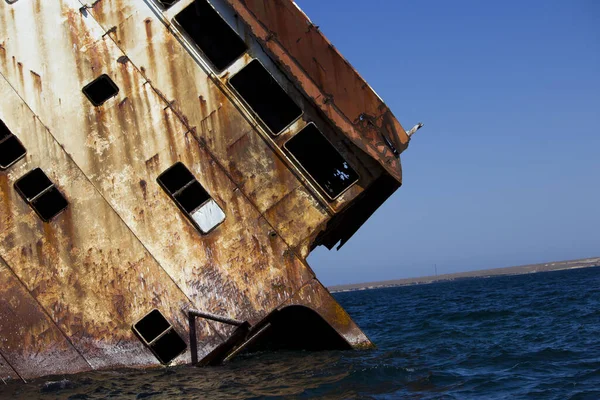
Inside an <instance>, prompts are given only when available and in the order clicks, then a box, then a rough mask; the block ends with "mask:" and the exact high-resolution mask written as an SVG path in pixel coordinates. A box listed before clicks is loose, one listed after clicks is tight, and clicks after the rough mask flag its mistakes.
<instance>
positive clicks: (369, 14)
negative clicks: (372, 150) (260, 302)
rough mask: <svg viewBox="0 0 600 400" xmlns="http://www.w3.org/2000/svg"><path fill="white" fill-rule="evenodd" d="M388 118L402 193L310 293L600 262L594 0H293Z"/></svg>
mask: <svg viewBox="0 0 600 400" xmlns="http://www.w3.org/2000/svg"><path fill="white" fill-rule="evenodd" d="M297 3H298V4H299V5H300V7H301V8H302V9H303V10H304V11H305V12H306V13H307V15H308V16H309V17H310V18H311V19H312V21H313V22H314V23H315V24H316V25H319V27H320V29H321V30H322V31H323V32H324V33H325V35H327V37H328V38H329V39H330V40H331V41H332V42H333V44H334V45H335V46H336V47H337V48H338V49H339V50H340V51H341V53H342V54H343V55H344V56H345V57H346V58H347V59H348V60H349V61H350V62H351V63H352V64H353V65H354V67H355V68H356V69H357V70H358V71H359V72H360V74H361V75H362V76H363V77H364V78H365V79H366V80H367V82H369V84H370V85H371V86H372V87H373V88H374V89H375V90H376V91H377V93H378V94H379V95H380V96H381V97H382V98H383V99H384V101H385V102H386V103H387V104H388V105H389V107H390V108H391V109H392V111H393V112H394V114H395V115H396V117H397V118H398V119H399V120H400V122H401V123H402V124H403V125H404V126H405V128H407V129H408V128H410V127H411V126H412V125H413V124H414V123H416V122H418V121H423V122H424V123H425V127H424V128H423V129H421V130H420V131H419V132H418V133H417V134H416V135H415V137H414V138H413V140H412V141H411V144H410V146H409V148H408V150H407V151H405V152H404V153H403V154H402V165H403V172H404V185H403V186H402V187H401V188H400V189H399V190H398V191H397V192H396V193H395V194H394V195H393V196H392V198H390V199H389V200H388V202H387V203H386V204H384V205H383V206H382V207H381V208H380V209H379V210H378V211H377V213H376V214H375V215H374V216H373V217H372V218H371V219H370V220H369V221H368V222H367V223H366V224H365V225H364V226H363V227H362V229H361V230H360V231H359V232H358V233H357V234H356V235H355V236H354V237H353V238H352V239H351V240H350V242H348V243H347V244H346V245H345V247H344V248H342V250H340V251H339V252H336V251H335V250H332V251H328V250H327V249H325V248H323V247H320V248H318V249H317V250H315V251H314V252H313V254H311V256H310V258H309V262H310V264H311V265H312V266H313V267H314V269H315V271H316V273H317V275H318V276H319V278H321V280H322V281H323V283H325V284H326V285H333V284H341V283H351V282H365V281H375V280H383V279H395V278H405V277H414V276H423V275H431V274H433V272H434V264H437V268H438V272H439V273H449V272H458V271H467V270H476V269H485V268H495V267H503V266H511V265H520V264H529V263H537V262H545V261H554V260H564V259H573V258H583V257H592V256H600V2H598V1H595V0H581V1H576V0H569V1H566V0H565V1H552V0H549V1H541V0H538V1H527V2H526V1H514V0H506V1H502V2H500V1H498V2H489V1H465V0H457V1H442V0H436V1H434V0H419V1H392V0H371V1H368V2H366V1H358V0H327V1H321V0H298V1H297Z"/></svg>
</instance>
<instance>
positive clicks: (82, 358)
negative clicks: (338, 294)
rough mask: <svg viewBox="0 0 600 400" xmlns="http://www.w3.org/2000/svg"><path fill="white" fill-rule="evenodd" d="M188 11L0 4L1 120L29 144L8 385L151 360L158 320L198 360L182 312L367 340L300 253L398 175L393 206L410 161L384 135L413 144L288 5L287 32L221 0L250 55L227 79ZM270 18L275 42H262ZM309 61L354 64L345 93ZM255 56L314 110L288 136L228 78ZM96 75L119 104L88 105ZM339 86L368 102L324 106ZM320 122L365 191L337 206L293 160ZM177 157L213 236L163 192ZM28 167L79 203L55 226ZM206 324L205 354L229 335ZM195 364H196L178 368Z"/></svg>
mask: <svg viewBox="0 0 600 400" xmlns="http://www.w3.org/2000/svg"><path fill="white" fill-rule="evenodd" d="M190 3H192V0H180V1H179V2H178V3H175V5H174V6H173V7H172V8H171V9H168V10H161V8H160V7H159V6H158V3H155V2H154V1H153V0H145V1H134V0H100V1H96V2H93V3H88V2H86V1H83V0H82V1H78V0H61V1H45V0H28V1H23V0H20V1H17V2H16V3H14V4H8V3H6V2H0V97H1V98H2V103H1V104H2V105H1V107H0V119H1V120H2V121H3V122H4V123H5V125H6V126H7V127H9V129H10V131H11V133H13V134H14V135H16V136H17V137H18V139H19V140H20V141H21V142H22V144H23V145H24V146H25V148H26V149H27V154H26V156H25V157H24V158H23V159H21V160H19V161H18V162H16V163H15V164H14V165H12V166H11V167H10V168H8V169H7V170H6V171H0V195H1V199H0V306H1V307H0V357H1V358H0V377H2V379H8V378H15V377H19V378H21V379H25V380H26V379H30V378H34V377H37V376H43V375H49V374H68V373H75V372H81V371H86V370H90V369H101V368H115V367H123V366H127V367H133V366H137V367H147V366H157V365H160V362H159V360H158V359H157V358H156V357H155V356H154V354H153V353H152V352H151V351H149V349H148V348H147V347H146V346H145V345H144V343H142V341H140V340H139V338H138V337H137V336H136V333H135V332H134V331H133V330H132V325H133V324H134V323H136V321H139V320H140V318H142V317H143V316H144V315H146V314H148V313H149V312H150V311H151V310H153V309H158V310H159V311H160V312H161V313H162V315H163V316H164V317H165V318H166V319H167V321H168V322H169V323H170V324H171V325H172V326H173V329H174V330H175V331H176V332H177V333H178V334H179V335H180V336H181V337H182V339H183V340H184V342H185V343H186V344H187V345H188V346H189V345H190V344H191V343H190V338H189V336H188V333H189V331H190V325H189V321H188V316H187V314H186V310H190V309H197V310H202V311H206V312H210V313H213V314H218V315H222V316H224V317H228V318H230V319H235V320H240V321H244V322H245V323H247V324H248V325H249V326H253V325H255V324H259V323H261V321H265V320H266V319H267V318H268V316H269V314H270V313H271V312H273V311H274V310H278V309H281V308H284V307H286V306H290V305H302V306H305V307H308V308H310V309H312V310H314V311H316V312H317V313H318V314H319V315H320V316H321V317H322V318H323V319H324V320H325V321H326V322H327V323H328V324H329V325H331V327H333V328H334V329H335V330H336V332H337V333H338V334H339V335H340V336H341V337H342V338H343V339H344V340H345V341H346V342H348V343H349V344H351V345H352V346H353V347H368V346H371V345H372V344H371V342H370V341H369V339H368V338H367V337H366V336H365V335H364V334H363V333H362V332H361V331H360V329H359V328H358V327H357V326H356V324H354V322H353V321H352V319H351V318H350V317H349V316H348V314H347V313H346V312H345V311H344V310H343V309H342V308H341V307H340V306H339V304H338V303H337V302H336V301H335V300H334V299H333V298H332V297H331V295H330V294H329V292H328V291H327V290H326V289H325V288H324V287H323V286H322V285H321V284H320V283H319V282H318V280H316V278H315V275H314V273H313V271H312V270H311V269H310V267H309V266H308V265H307V263H306V257H307V255H308V253H309V252H310V249H311V246H312V244H313V243H314V241H315V238H316V237H317V236H318V235H319V234H321V233H323V232H327V231H330V230H331V229H333V228H332V227H330V226H329V225H328V224H329V222H330V221H331V220H332V217H334V216H336V215H343V214H340V213H342V212H343V211H344V210H346V209H348V208H349V206H350V205H351V204H353V202H354V201H355V200H356V199H358V198H360V196H361V194H363V193H367V189H368V188H369V187H371V185H373V184H374V182H376V181H381V180H378V178H380V177H382V176H390V177H391V178H390V179H392V180H393V184H391V186H390V187H391V188H392V189H391V190H392V191H393V190H395V189H396V187H397V186H399V182H400V180H401V175H400V162H399V159H398V158H397V157H396V155H394V154H392V150H391V148H390V147H389V146H388V145H386V144H385V143H384V141H382V136H381V135H382V132H383V134H385V135H387V136H388V139H390V138H391V139H390V140H392V142H394V143H397V147H396V150H399V151H401V150H403V149H404V148H405V147H406V144H407V139H408V138H407V137H405V136H406V135H405V133H404V130H403V129H402V128H401V126H400V125H399V123H398V122H397V121H396V120H395V119H394V118H393V116H391V113H389V110H387V108H385V107H384V106H383V103H382V102H381V100H380V99H379V98H378V97H377V96H376V95H375V94H374V92H372V90H371V89H370V88H368V86H365V85H366V84H364V82H363V81H362V79H360V77H359V76H358V75H357V74H356V72H355V71H354V70H353V69H352V68H351V67H350V66H349V65H347V64H344V63H345V61H343V59H342V58H341V56H339V54H338V53H337V52H333V53H332V52H331V49H330V48H329V47H327V48H325V47H323V44H322V40H324V38H322V35H320V34H319V35H317V36H314V37H313V35H314V32H312V31H311V30H310V29H309V32H308V33H306V35H308V36H302V40H311V41H312V42H313V47H309V48H305V47H303V46H304V45H293V44H292V42H291V41H290V40H291V38H292V37H294V35H300V34H301V33H302V32H301V30H299V28H298V27H299V26H302V24H303V23H305V22H306V18H305V17H304V15H303V14H302V13H300V14H298V10H297V9H296V8H295V5H293V3H289V4H288V3H286V2H280V1H277V2H274V4H277V5H278V7H285V8H286V9H288V8H289V7H293V8H289V10H294V11H293V13H292V17H285V18H283V17H282V16H281V15H280V12H279V11H277V9H270V8H269V7H266V8H264V7H263V8H261V6H260V2H246V3H244V2H242V1H234V0H227V1H225V0H214V1H213V0H211V4H212V6H213V7H215V9H216V10H217V11H218V12H219V15H220V16H221V17H222V18H223V19H224V20H225V21H227V22H228V23H229V24H230V26H231V27H232V28H233V29H234V30H235V32H237V34H239V35H240V37H242V38H243V39H244V41H245V43H246V46H247V51H246V53H245V54H244V55H242V56H241V57H240V58H238V59H237V60H236V61H235V62H234V63H233V64H232V65H230V66H229V67H227V68H226V69H225V70H224V71H221V72H217V71H214V69H213V68H212V67H211V65H210V64H209V63H208V62H207V61H206V60H205V59H204V58H203V55H202V54H201V53H199V52H198V51H197V50H196V49H195V48H194V46H193V43H190V40H189V38H188V37H187V36H186V35H185V33H184V32H182V30H181V27H179V26H177V24H174V23H173V17H174V16H175V15H176V14H177V13H178V12H180V11H181V10H182V9H183V7H185V6H187V5H189V4H190ZM278 18H283V19H282V20H275V19H278ZM286 18H292V20H290V21H288V20H287V19H286ZM291 21H296V22H295V23H296V25H295V26H296V28H294V29H295V30H292V31H289V32H287V33H285V32H284V31H283V30H282V29H283V25H282V24H284V25H285V24H287V23H288V22H289V23H291ZM267 22H269V23H272V24H273V25H272V26H271V25H268V24H267V25H268V26H271V27H270V28H269V29H271V30H273V31H274V32H275V31H276V32H277V36H278V38H279V41H277V43H275V41H273V40H266V39H265V38H264V37H263V36H264V35H265V28H264V24H265V23H267ZM298 24H299V25H298ZM290 26H291V25H290ZM311 32H312V33H311ZM302 34H303V35H304V33H302ZM328 49H329V50H328ZM309 51H316V52H317V55H318V59H319V60H322V62H323V63H325V64H323V65H326V66H327V67H328V68H334V69H335V68H342V69H343V73H342V74H341V75H339V76H337V79H338V82H337V83H336V82H331V81H327V80H324V78H323V76H320V77H319V76H317V75H315V74H316V71H315V70H312V69H311V67H310V66H308V65H305V64H306V63H307V62H308V63H309V62H310V60H308V59H307V58H306V54H307V52H309ZM253 59H258V60H260V61H261V63H262V64H263V65H264V66H265V68H267V69H268V71H269V73H271V74H272V76H273V77H274V78H275V79H276V80H277V81H278V82H279V84H280V85H281V86H282V88H283V89H284V90H285V91H286V93H287V94H288V95H289V96H290V98H292V99H293V101H294V102H295V103H296V104H298V105H299V106H300V107H301V109H302V111H303V112H302V116H301V117H300V118H298V119H297V120H295V121H294V122H293V123H291V124H290V125H289V126H288V127H287V128H286V129H284V130H283V132H282V133H281V134H279V135H278V136H274V135H272V134H270V133H269V132H268V130H267V129H266V128H265V126H264V124H262V122H261V121H259V120H258V119H257V117H256V116H255V115H254V113H253V112H252V110H250V109H249V107H248V105H247V104H245V103H244V101H243V100H242V99H240V96H239V95H238V94H237V93H236V92H235V91H234V90H233V89H232V87H231V86H230V85H229V83H228V80H229V77H230V76H232V75H234V74H235V73H237V72H239V71H240V70H241V69H242V68H244V67H245V66H246V65H247V64H248V63H249V62H250V61H252V60H253ZM340 60H341V61H340ZM342 61H343V62H342ZM340 62H342V64H343V65H342V64H340ZM348 68H350V69H348ZM103 74H105V75H106V76H107V77H109V78H110V79H111V80H112V81H113V82H114V84H115V85H116V87H118V93H117V94H116V95H115V96H113V97H111V98H108V99H107V100H106V101H105V102H104V103H103V104H102V105H94V104H92V102H90V101H89V100H88V99H87V98H86V96H84V94H83V93H82V88H83V87H84V86H86V85H88V84H89V83H90V82H92V81H94V80H95V79H96V78H98V77H99V76H101V75H103ZM361 82H362V83H361ZM342 83H343V85H341V86H340V89H339V90H351V92H352V93H353V96H359V97H360V98H361V99H363V100H362V101H363V102H359V103H357V104H356V105H352V104H351V102H350V101H348V100H345V99H344V97H343V95H342V94H343V92H340V93H337V92H336V93H334V98H335V101H334V102H332V101H330V100H331V99H330V100H328V101H324V97H323V93H325V92H329V91H331V90H333V89H334V88H335V87H337V86H338V84H342ZM332 85H333V86H332ZM343 88H345V89H343ZM319 93H320V94H319ZM373 96H375V97H373ZM363 114H364V117H365V118H362V117H360V116H361V115H363ZM383 120H386V121H388V122H389V121H392V122H391V125H389V127H391V128H390V129H391V131H390V130H387V131H385V132H384V131H382V129H383V128H382V125H381V121H383ZM369 121H371V122H372V123H371V124H370V125H369ZM309 123H314V124H316V125H317V126H318V127H319V129H320V131H321V132H322V133H323V135H324V136H325V137H326V138H327V139H328V140H329V142H330V143H331V144H332V145H333V146H334V147H335V148H336V150H337V151H338V152H339V153H340V154H341V156H342V157H344V159H345V160H347V162H348V163H349V164H350V165H351V166H352V167H353V168H354V169H355V170H356V171H357V173H358V175H359V177H360V178H359V180H358V182H356V183H355V184H354V185H351V186H350V187H349V188H348V189H347V190H345V191H344V192H343V194H341V195H340V196H339V197H337V198H335V199H334V200H331V199H329V198H327V196H326V195H325V194H324V193H323V190H322V188H320V187H319V184H318V182H316V181H315V179H314V177H311V176H309V175H308V174H307V173H306V172H305V171H304V170H303V169H302V168H300V167H299V166H298V164H297V162H295V161H294V160H292V157H291V156H290V154H289V152H287V151H286V150H285V148H284V145H285V143H286V141H287V140H289V139H290V138H291V137H293V136H294V135H295V134H297V133H298V132H299V131H300V130H301V129H303V128H304V127H306V126H307V125H308V124H309ZM0 151H1V148H0ZM177 162H181V163H183V164H184V165H185V166H186V167H187V168H188V169H189V171H190V172H191V173H192V174H193V175H194V177H195V179H197V181H198V182H199V184H200V185H201V186H202V187H203V188H204V189H205V190H206V192H207V193H209V194H210V196H211V198H212V199H213V200H214V202H215V203H216V204H218V205H219V206H220V207H221V208H222V209H223V211H224V213H225V216H226V217H225V220H224V221H223V223H221V224H220V225H218V226H217V227H216V228H215V229H214V230H212V231H211V232H210V233H208V234H205V235H202V234H200V233H199V231H198V230H197V229H196V228H195V226H194V225H192V224H191V223H190V220H189V219H188V218H186V216H185V214H184V213H183V212H181V209H180V208H178V206H177V205H176V204H175V203H174V202H173V200H172V199H171V198H170V197H169V196H168V195H166V193H165V191H164V190H163V188H161V186H160V185H159V184H158V183H157V177H158V176H159V175H160V174H161V173H163V172H164V171H165V170H167V169H168V168H169V167H171V166H172V165H174V164H175V163H177ZM34 168H41V169H42V170H43V171H44V172H45V173H46V175H47V176H48V177H49V178H50V180H51V181H52V182H53V183H54V184H55V185H56V188H57V189H58V190H59V191H60V192H61V193H62V194H63V195H64V196H65V198H66V199H67V201H68V203H69V204H68V207H67V209H66V210H65V211H63V212H62V213H60V214H58V216H56V217H55V218H52V219H51V220H50V221H49V222H43V221H42V220H41V219H40V218H39V217H38V215H36V213H35V212H33V210H32V209H31V208H30V207H29V205H28V204H27V202H26V201H24V199H23V198H22V197H21V196H20V195H19V194H18V193H17V191H16V190H15V187H14V184H15V182H17V181H18V180H19V179H20V178H21V177H23V176H24V175H25V174H26V173H28V172H29V171H31V170H32V169H34ZM375 208H376V207H375ZM195 324H196V341H197V342H195V343H194V344H195V345H196V346H197V348H198V356H199V357H200V358H202V357H204V356H206V355H208V354H209V353H211V351H213V350H214V349H215V348H217V347H218V346H220V348H222V347H223V344H224V343H226V342H227V340H228V338H229V336H230V335H231V334H232V327H230V326H228V325H226V324H222V323H218V322H215V321H208V320H205V319H198V320H197V321H196V322H195ZM191 359H192V356H191V354H190V352H189V351H185V352H183V353H182V354H181V355H179V356H178V357H176V358H175V359H174V360H173V361H172V362H173V363H175V364H182V363H189V362H190V361H191Z"/></svg>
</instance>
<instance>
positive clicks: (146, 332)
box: [132, 309, 187, 364]
mask: <svg viewBox="0 0 600 400" xmlns="http://www.w3.org/2000/svg"><path fill="white" fill-rule="evenodd" d="M132 329H133V331H134V332H135V334H136V335H137V336H138V337H139V338H140V339H141V341H142V342H143V343H144V344H145V345H146V346H148V347H149V348H150V350H151V351H152V353H153V354H154V355H155V356H156V358H158V360H159V361H160V362H161V363H162V364H168V363H170V362H171V361H173V360H174V359H175V358H176V357H178V356H179V355H180V354H181V353H183V352H184V351H185V349H186V348H187V344H186V343H185V341H184V340H183V339H182V338H181V336H179V334H178V333H177V332H176V331H175V329H173V326H172V325H171V323H170V322H169V321H167V319H166V318H165V317H164V316H163V315H162V313H161V312H160V311H158V310H156V309H154V310H152V311H150V312H149V313H148V314H146V315H145V316H144V317H143V318H142V319H140V320H139V321H138V322H136V323H135V324H133V327H132Z"/></svg>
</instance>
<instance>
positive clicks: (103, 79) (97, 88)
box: [82, 74, 119, 107]
mask: <svg viewBox="0 0 600 400" xmlns="http://www.w3.org/2000/svg"><path fill="white" fill-rule="evenodd" d="M82 91H83V94H85V96H86V97H87V98H88V100H89V101H91V102H92V104H93V105H94V106H95V107H99V106H101V105H102V104H104V103H105V102H106V101H107V100H108V99H110V98H112V97H115V96H116V95H117V94H118V93H119V88H118V87H117V85H116V84H115V83H114V82H113V80H112V79H110V76H108V75H106V74H104V75H100V76H99V77H98V78H96V79H94V80H93V81H92V82H90V83H88V84H87V85H85V86H84V87H83V89H82Z"/></svg>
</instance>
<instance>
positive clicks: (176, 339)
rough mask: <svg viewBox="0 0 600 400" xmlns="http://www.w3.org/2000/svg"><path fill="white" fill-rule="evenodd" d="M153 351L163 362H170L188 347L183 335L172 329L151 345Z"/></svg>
mask: <svg viewBox="0 0 600 400" xmlns="http://www.w3.org/2000/svg"><path fill="white" fill-rule="evenodd" d="M150 348H151V349H152V352H153V353H154V355H155V356H156V358H158V359H159V361H160V362H161V363H163V364H168V363H170V362H171V361H173V360H174V359H175V358H177V357H178V356H179V355H180V354H181V353H183V352H184V351H185V349H187V344H186V343H185V342H184V341H183V339H182V338H181V336H179V334H178V333H177V332H176V331H175V330H174V329H171V330H170V331H169V332H167V333H165V334H164V335H163V336H161V337H160V338H159V339H157V340H156V341H155V342H154V343H152V344H151V345H150Z"/></svg>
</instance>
